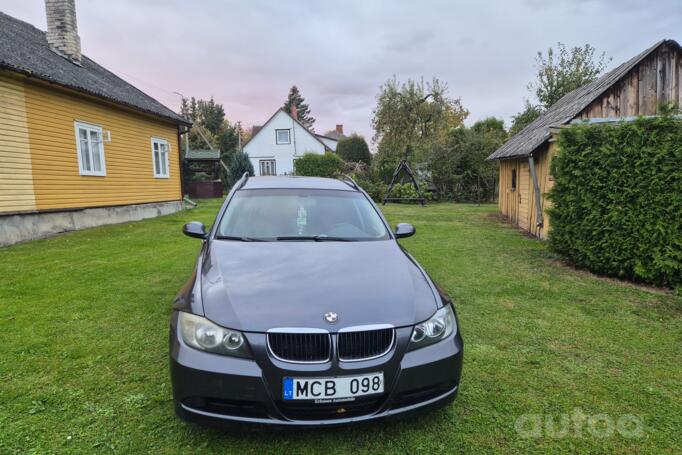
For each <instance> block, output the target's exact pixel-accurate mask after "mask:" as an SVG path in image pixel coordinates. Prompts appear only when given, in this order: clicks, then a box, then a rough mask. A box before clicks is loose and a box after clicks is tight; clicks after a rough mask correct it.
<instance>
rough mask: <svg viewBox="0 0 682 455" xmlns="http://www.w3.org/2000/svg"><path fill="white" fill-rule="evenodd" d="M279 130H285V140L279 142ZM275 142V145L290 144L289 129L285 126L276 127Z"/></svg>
mask: <svg viewBox="0 0 682 455" xmlns="http://www.w3.org/2000/svg"><path fill="white" fill-rule="evenodd" d="M280 132H286V133H287V141H286V142H280V140H279V133H280ZM275 143H276V144H277V145H280V144H281V145H285V144H291V130H290V129H286V128H281V129H276V130H275Z"/></svg>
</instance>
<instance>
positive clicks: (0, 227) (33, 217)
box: [0, 201, 183, 247]
mask: <svg viewBox="0 0 682 455" xmlns="http://www.w3.org/2000/svg"><path fill="white" fill-rule="evenodd" d="M182 208H183V206H182V202H181V201H171V202H155V203H151V204H136V205H122V206H117V207H98V208H91V209H82V210H72V211H65V212H46V213H28V214H19V215H0V247H3V246H7V245H12V244H14V243H18V242H24V241H26V240H35V239H40V238H43V237H49V236H51V235H55V234H59V233H60V232H67V231H75V230H78V229H86V228H91V227H95V226H102V225H105V224H116V223H126V222H128V221H138V220H144V219H145V218H154V217H157V216H161V215H168V214H170V213H174V212H177V211H179V210H182Z"/></svg>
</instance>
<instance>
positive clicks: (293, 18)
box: [0, 0, 682, 139]
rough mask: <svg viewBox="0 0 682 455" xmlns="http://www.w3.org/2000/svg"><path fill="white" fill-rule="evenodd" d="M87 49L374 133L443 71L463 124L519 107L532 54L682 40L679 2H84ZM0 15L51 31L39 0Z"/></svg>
mask: <svg viewBox="0 0 682 455" xmlns="http://www.w3.org/2000/svg"><path fill="white" fill-rule="evenodd" d="M76 8H77V15H78V28H79V35H80V38H81V44H82V49H83V53H84V54H86V55H87V56H88V57H90V58H92V59H93V60H95V61H97V62H98V63H100V64H101V65H103V66H104V67H106V68H108V69H110V70H111V71H113V72H115V73H116V74H118V75H119V76H121V77H122V78H124V79H126V80H128V81H129V82H131V83H132V84H133V85H135V86H137V87H138V88H140V89H141V90H143V91H145V92H146V93H148V94H150V95H152V96H153V97H155V98H156V99H158V100H159V101H161V102H162V103H164V104H166V105H167V106H169V107H171V108H172V109H174V110H177V109H178V106H179V101H180V99H179V98H180V97H179V96H178V95H175V94H173V92H180V93H183V94H184V95H186V96H195V97H197V98H208V97H210V96H213V97H214V98H215V99H216V101H218V102H220V103H222V104H223V106H224V107H225V111H226V113H227V116H228V118H229V119H230V121H237V120H241V121H242V124H243V125H253V124H261V123H263V122H264V121H265V120H267V118H268V117H269V116H270V115H271V114H272V113H273V112H274V110H275V109H277V108H278V107H280V106H281V105H282V104H283V102H284V100H285V98H286V95H287V92H288V90H289V87H291V85H293V84H295V85H297V86H298V87H299V88H300V90H301V92H302V94H303V96H304V97H305V99H306V101H307V102H308V103H309V104H310V107H311V109H312V113H313V115H314V116H315V117H316V119H317V122H316V123H315V129H316V131H317V132H325V131H327V130H329V129H333V127H334V125H335V124H337V123H341V124H344V126H345V131H346V132H358V133H360V134H362V135H364V136H366V137H367V138H368V139H369V138H370V137H371V136H372V129H371V124H370V121H371V116H372V109H373V108H374V106H375V95H376V93H377V91H378V89H379V86H380V85H381V84H382V83H383V82H384V81H385V80H386V79H388V78H390V77H391V76H392V75H396V76H397V77H398V79H399V80H406V79H407V78H408V77H412V78H419V77H421V76H424V78H426V79H430V78H431V77H434V76H435V77H438V78H440V79H441V80H443V81H446V82H447V84H448V86H449V93H450V95H451V96H452V97H458V98H461V100H462V103H463V105H464V106H465V107H466V108H467V109H468V110H469V111H470V112H471V114H470V117H469V119H468V120H467V123H468V124H471V123H472V122H473V121H475V120H478V119H481V118H484V117H487V116H496V117H500V118H503V119H504V120H505V122H506V123H507V125H509V121H510V118H511V116H512V115H513V114H514V113H516V112H518V111H519V110H520V109H521V108H522V105H523V99H524V97H528V96H529V93H528V91H527V89H526V85H527V83H528V82H529V81H530V80H531V79H532V78H533V74H534V56H535V53H536V52H537V51H538V50H544V49H546V48H547V47H548V46H552V45H554V44H555V43H556V42H557V41H561V42H563V43H566V44H567V45H571V46H573V45H583V44H585V43H590V44H592V45H594V46H595V47H596V48H597V49H599V50H603V51H606V52H607V54H608V55H609V56H610V57H613V60H612V61H611V63H610V65H609V67H610V68H611V67H613V66H616V65H617V64H619V63H621V62H622V61H624V60H627V59H628V58H630V57H632V56H633V55H635V54H637V53H639V52H640V51H642V50H644V49H645V48H647V47H649V46H650V45H652V44H653V43H654V42H656V41H658V40H660V39H662V38H672V39H676V40H678V41H680V40H682V27H681V25H680V24H682V1H680V0H665V1H664V0H660V1H649V2H646V1H641V0H620V1H607V0H557V1H552V2H549V1H541V0H518V1H512V0H506V1H505V0H487V1H484V2H477V1H419V2H418V1H397V0H377V1H371V0H359V1H338V0H336V1H325V0H317V1H283V0H265V1H260V0H241V1H227V0H224V1H218V0H206V1H180V0H116V1H111V0H108V1H107V0H76ZM0 10H1V11H3V12H5V13H7V14H10V15H12V16H14V17H17V18H19V19H22V20H25V21H27V22H30V23H31V24H33V25H35V26H36V27H38V28H40V29H42V30H45V29H46V28H47V26H46V21H45V8H44V2H43V0H0Z"/></svg>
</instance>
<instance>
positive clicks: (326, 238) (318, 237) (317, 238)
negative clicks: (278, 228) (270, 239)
mask: <svg viewBox="0 0 682 455" xmlns="http://www.w3.org/2000/svg"><path fill="white" fill-rule="evenodd" d="M275 240H282V241H288V240H312V241H314V242H352V241H353V239H349V238H345V237H330V236H327V235H285V236H281V237H275Z"/></svg>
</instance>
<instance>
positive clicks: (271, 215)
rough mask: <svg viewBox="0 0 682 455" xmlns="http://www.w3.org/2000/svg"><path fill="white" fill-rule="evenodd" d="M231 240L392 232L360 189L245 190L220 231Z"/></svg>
mask: <svg viewBox="0 0 682 455" xmlns="http://www.w3.org/2000/svg"><path fill="white" fill-rule="evenodd" d="M217 237H218V238H221V237H222V238H225V239H229V240H270V241H274V240H282V241H284V240H319V241H324V240H340V241H343V240H345V241H361V240H384V239H388V238H390V237H389V233H388V231H387V229H386V226H385V225H384V223H383V221H382V219H381V218H380V217H379V215H378V214H377V212H376V210H375V209H374V207H373V206H372V205H371V204H370V203H369V201H368V200H367V198H366V197H365V196H364V195H363V194H361V193H358V192H355V191H339V190H311V189H253V190H239V191H237V192H236V193H235V194H234V196H233V197H232V199H231V200H230V203H229V205H228V206H227V209H226V210H225V213H224V215H223V217H222V219H221V220H220V224H219V225H218V230H217Z"/></svg>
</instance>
